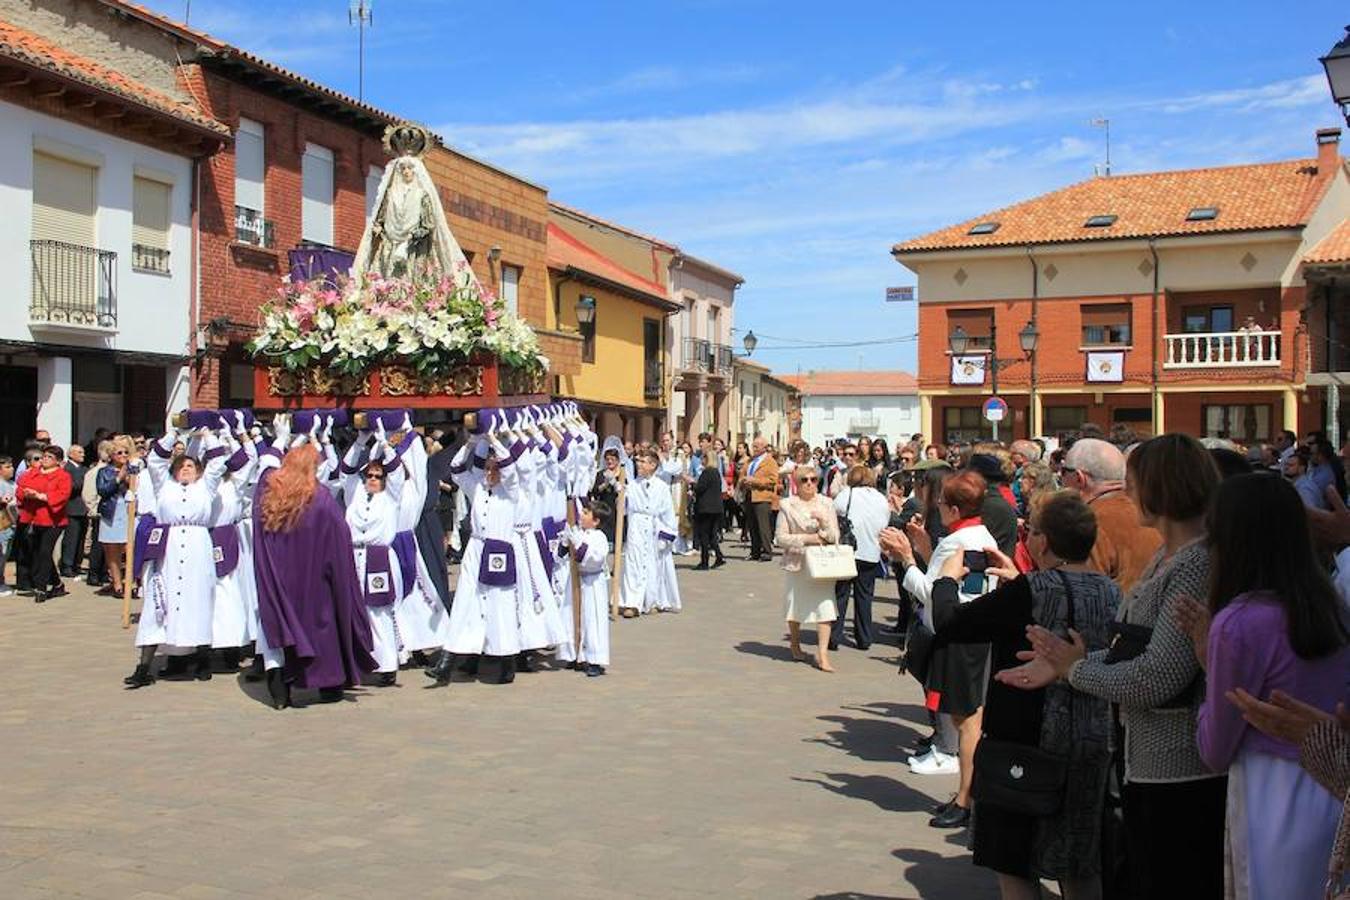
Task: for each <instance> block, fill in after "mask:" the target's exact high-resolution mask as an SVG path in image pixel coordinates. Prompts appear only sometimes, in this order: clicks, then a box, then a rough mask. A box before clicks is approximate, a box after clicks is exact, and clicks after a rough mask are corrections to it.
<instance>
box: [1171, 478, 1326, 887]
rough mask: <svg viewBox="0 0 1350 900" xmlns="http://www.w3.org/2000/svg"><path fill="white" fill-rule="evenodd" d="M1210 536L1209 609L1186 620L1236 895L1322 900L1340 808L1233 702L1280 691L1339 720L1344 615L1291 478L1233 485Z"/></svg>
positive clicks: (1201, 729) (1217, 508)
mask: <svg viewBox="0 0 1350 900" xmlns="http://www.w3.org/2000/svg"><path fill="white" fill-rule="evenodd" d="M1272 523H1276V527H1273V528H1272V527H1271V524H1272ZM1209 535H1210V593H1209V606H1208V609H1206V608H1205V607H1203V606H1201V605H1200V604H1199V603H1195V602H1194V601H1190V602H1188V603H1187V604H1185V606H1184V607H1183V608H1182V609H1181V611H1180V614H1179V618H1180V619H1181V620H1182V625H1183V627H1184V628H1185V629H1186V630H1187V631H1188V632H1189V633H1190V635H1191V638H1192V640H1193V641H1194V643H1195V651H1196V656H1197V657H1198V658H1199V661H1200V665H1201V666H1202V667H1203V668H1204V669H1205V683H1206V694H1205V700H1204V704H1203V705H1202V706H1201V707H1200V711H1199V714H1198V716H1197V728H1196V743H1197V745H1198V748H1199V750H1200V757H1201V759H1203V760H1204V762H1205V764H1206V765H1208V766H1209V767H1210V768H1211V769H1213V770H1214V771H1216V772H1222V771H1224V770H1225V769H1226V770H1227V771H1228V804H1227V826H1228V827H1227V832H1228V834H1227V842H1228V852H1227V853H1226V854H1225V856H1226V859H1227V863H1228V865H1227V872H1226V878H1227V887H1228V892H1229V896H1233V897H1237V898H1239V900H1241V898H1252V900H1263V898H1281V900H1302V898H1308V900H1312V898H1320V897H1322V896H1323V880H1324V877H1325V873H1326V869H1325V863H1326V859H1327V857H1328V855H1329V854H1330V852H1331V844H1332V839H1333V836H1334V835H1335V832H1336V820H1337V818H1338V817H1339V815H1340V811H1341V810H1340V807H1341V804H1340V803H1339V802H1338V799H1337V798H1335V797H1333V796H1332V795H1331V794H1329V793H1327V792H1326V791H1325V790H1323V789H1322V788H1321V787H1319V786H1318V784H1317V783H1316V782H1315V781H1314V780H1313V778H1312V777H1311V776H1310V775H1309V774H1308V773H1306V772H1305V771H1303V770H1302V769H1301V768H1300V767H1299V761H1298V748H1297V747H1295V746H1294V745H1292V744H1288V743H1286V742H1284V741H1280V740H1276V739H1274V738H1271V737H1268V736H1267V735H1265V734H1262V733H1261V732H1260V731H1258V730H1257V729H1255V728H1253V727H1252V726H1251V725H1249V724H1248V723H1247V722H1246V720H1245V719H1244V718H1243V712H1242V710H1241V709H1239V708H1238V706H1237V705H1236V703H1235V702H1234V699H1233V698H1235V697H1237V696H1238V695H1237V694H1236V692H1237V691H1238V690H1239V689H1240V690H1242V691H1245V692H1246V693H1247V694H1250V695H1251V696H1253V697H1258V698H1266V697H1269V696H1270V695H1271V693H1272V692H1273V691H1277V690H1278V691H1282V692H1283V693H1285V694H1287V695H1289V696H1291V697H1294V698H1296V699H1298V700H1301V701H1303V702H1304V703H1307V704H1309V705H1311V706H1314V707H1316V708H1318V709H1320V710H1324V711H1326V712H1328V713H1329V712H1331V711H1333V710H1334V709H1335V708H1336V704H1337V703H1338V702H1340V701H1343V700H1345V699H1346V696H1347V695H1346V685H1347V680H1350V639H1348V638H1347V631H1346V626H1345V622H1344V619H1343V615H1344V610H1343V608H1342V604H1341V601H1340V599H1339V597H1338V596H1337V594H1336V591H1335V589H1334V588H1333V587H1332V584H1331V581H1330V579H1328V578H1327V576H1326V574H1325V572H1324V569H1323V568H1322V566H1321V565H1320V564H1319V562H1318V560H1317V559H1316V557H1315V555H1314V553H1313V547H1312V538H1311V535H1310V534H1309V531H1308V525H1307V518H1306V516H1305V515H1304V512H1303V505H1302V502H1301V501H1300V500H1299V496H1298V493H1297V492H1296V491H1295V490H1294V489H1293V488H1292V487H1290V486H1289V484H1287V483H1286V482H1285V481H1284V480H1283V479H1281V478H1277V477H1273V476H1271V475H1266V474H1253V475H1240V476H1237V477H1235V478H1231V479H1229V480H1227V481H1225V482H1224V483H1223V484H1222V486H1221V487H1220V488H1219V492H1218V496H1217V497H1216V498H1215V502H1214V505H1213V506H1212V507H1211V509H1210V514H1209ZM1211 615H1212V616H1213V620H1212V622H1211V621H1210V616H1211Z"/></svg>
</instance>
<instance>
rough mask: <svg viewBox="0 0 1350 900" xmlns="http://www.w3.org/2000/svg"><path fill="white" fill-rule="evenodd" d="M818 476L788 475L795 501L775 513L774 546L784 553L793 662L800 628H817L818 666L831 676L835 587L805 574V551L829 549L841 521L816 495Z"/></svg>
mask: <svg viewBox="0 0 1350 900" xmlns="http://www.w3.org/2000/svg"><path fill="white" fill-rule="evenodd" d="M819 476H820V473H819V472H817V471H816V470H815V469H814V468H813V467H811V466H805V465H803V466H798V467H796V468H795V469H793V470H792V478H793V479H794V481H795V482H796V490H797V493H796V495H795V496H791V497H785V498H783V501H782V506H781V507H780V508H779V511H778V528H777V530H776V531H775V533H774V543H775V544H777V545H778V546H779V547H780V548H782V550H783V571H784V572H785V573H786V578H785V582H786V584H785V593H786V594H787V598H786V600H787V613H786V616H787V624H788V639H789V640H790V641H791V646H792V658H793V659H797V660H802V659H805V658H806V654H804V653H803V652H802V645H801V628H802V625H804V624H805V625H815V626H816V634H817V637H816V665H817V666H818V667H819V668H820V670H821V671H822V672H833V671H834V667H833V666H831V665H830V658H829V656H828V652H829V650H828V648H829V645H830V624H831V623H832V622H834V620H835V618H836V617H837V613H836V611H835V606H834V582H833V581H816V580H814V579H812V578H811V576H810V575H809V574H808V573H807V571H806V565H805V563H806V548H807V547H812V546H816V545H818V544H833V543H836V542H838V540H839V520H838V518H837V517H836V516H835V512H834V504H833V503H831V502H830V499H829V498H828V497H825V496H823V495H822V494H820V493H819V489H818V481H817V479H818V478H819Z"/></svg>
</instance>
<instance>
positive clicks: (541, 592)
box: [512, 444, 572, 650]
mask: <svg viewBox="0 0 1350 900" xmlns="http://www.w3.org/2000/svg"><path fill="white" fill-rule="evenodd" d="M512 455H514V456H516V457H517V460H516V464H515V467H514V468H515V470H516V475H517V477H518V478H519V479H520V487H521V490H520V492H519V499H518V501H517V506H516V523H515V524H516V529H515V530H516V537H517V540H519V542H520V545H521V550H522V551H523V553H524V556H525V564H526V568H525V570H524V572H523V573H521V572H518V573H517V574H518V576H520V579H521V581H522V582H523V585H522V587H523V590H524V592H525V600H526V602H525V603H524V604H522V606H521V610H520V641H521V647H522V648H523V649H526V650H538V649H541V648H543V647H556V646H559V645H561V644H564V643H567V642H569V641H571V639H572V637H571V633H570V631H569V630H568V628H567V627H566V626H565V625H564V624H563V618H562V603H561V601H560V599H559V597H558V593H557V591H556V590H555V589H554V584H553V579H552V577H551V576H550V575H549V572H548V568H547V567H546V566H545V565H544V553H543V551H541V550H540V548H539V540H538V538H536V536H535V535H536V533H542V530H543V517H544V514H543V506H544V485H543V482H544V480H545V478H546V472H545V465H546V463H545V459H544V454H543V453H542V452H540V451H539V450H538V448H536V447H534V446H533V445H529V446H526V445H524V444H519V445H517V447H515V448H513V450H512ZM545 549H547V544H545ZM555 573H556V566H555Z"/></svg>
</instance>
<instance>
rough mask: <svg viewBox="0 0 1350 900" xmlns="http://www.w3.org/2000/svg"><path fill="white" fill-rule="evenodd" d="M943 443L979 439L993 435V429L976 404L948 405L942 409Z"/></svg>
mask: <svg viewBox="0 0 1350 900" xmlns="http://www.w3.org/2000/svg"><path fill="white" fill-rule="evenodd" d="M942 425H943V437H942V440H943V443H946V444H954V443H957V442H958V441H979V440H985V439H988V438H991V437H993V435H994V429H993V426H992V425H991V424H990V422H989V421H988V420H987V419H985V417H984V411H983V410H981V409H980V407H978V406H949V407H947V408H946V409H944V410H943V411H942Z"/></svg>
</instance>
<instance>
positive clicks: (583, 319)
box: [577, 294, 595, 326]
mask: <svg viewBox="0 0 1350 900" xmlns="http://www.w3.org/2000/svg"><path fill="white" fill-rule="evenodd" d="M577 324H578V325H581V326H590V325H594V324H595V298H594V297H592V296H590V295H589V294H582V295H581V296H580V297H579V298H578V299H577Z"/></svg>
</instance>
